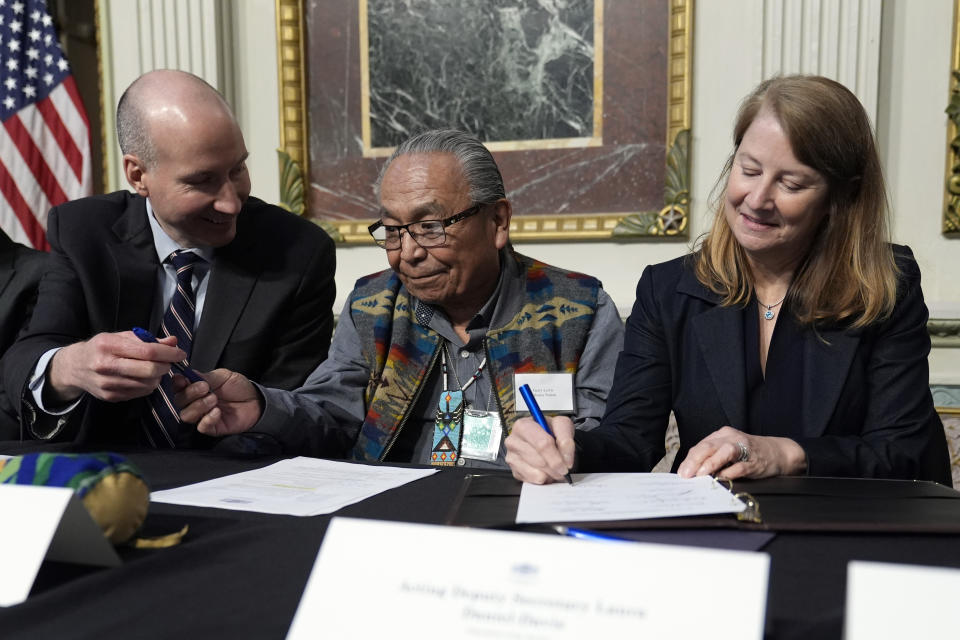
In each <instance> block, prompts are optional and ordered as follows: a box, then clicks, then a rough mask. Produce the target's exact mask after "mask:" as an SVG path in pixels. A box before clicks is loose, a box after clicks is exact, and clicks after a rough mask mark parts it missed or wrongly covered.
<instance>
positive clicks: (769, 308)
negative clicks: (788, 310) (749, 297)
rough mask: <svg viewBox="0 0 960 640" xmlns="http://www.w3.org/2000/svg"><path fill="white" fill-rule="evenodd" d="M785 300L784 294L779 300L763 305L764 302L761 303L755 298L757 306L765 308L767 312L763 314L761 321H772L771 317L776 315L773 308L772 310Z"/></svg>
mask: <svg viewBox="0 0 960 640" xmlns="http://www.w3.org/2000/svg"><path fill="white" fill-rule="evenodd" d="M754 297H756V296H754ZM786 299H787V296H786V294H784V296H783V297H782V298H780V299H779V300H777V301H776V302H774V303H773V304H764V302H763V301H762V300H761V299H760V298H757V304H759V305H760V306H761V307H766V308H767V310H766V311H764V312H763V319H764V320H773V317H774V316H775V315H776V314H775V313H774V312H773V308H774V307H779V306H780V304H781V303H782V302H783V301H784V300H786Z"/></svg>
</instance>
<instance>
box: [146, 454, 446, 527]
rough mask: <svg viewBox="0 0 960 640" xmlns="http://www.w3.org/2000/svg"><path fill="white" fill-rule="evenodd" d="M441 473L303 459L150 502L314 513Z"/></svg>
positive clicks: (168, 492)
mask: <svg viewBox="0 0 960 640" xmlns="http://www.w3.org/2000/svg"><path fill="white" fill-rule="evenodd" d="M436 471H437V470H436V469H401V468H398V467H387V466H372V465H365V464H350V463H348V462H335V461H333V460H320V459H317V458H307V457H299V458H292V459H289V460H281V461H280V462H277V463H275V464H272V465H270V466H268V467H264V468H262V469H254V470H253V471H244V472H243V473H236V474H233V475H230V476H224V477H222V478H216V479H214V480H207V481H206V482H199V483H197V484H191V485H187V486H185V487H180V488H178V489H167V490H165V491H154V492H153V493H152V494H151V495H150V500H151V501H152V502H165V503H168V504H182V505H188V506H193V507H218V508H220V509H236V510H238V511H258V512H260V513H278V514H287V515H292V516H315V515H320V514H323V513H332V512H334V511H336V510H337V509H340V508H342V507H345V506H347V505H350V504H353V503H354V502H360V501H361V500H365V499H366V498H369V497H371V496H374V495H376V494H378V493H382V492H384V491H386V490H388V489H393V488H395V487H399V486H400V485H404V484H406V483H408V482H413V481H414V480H418V479H420V478H423V477H426V476H429V475H431V474H433V473H436Z"/></svg>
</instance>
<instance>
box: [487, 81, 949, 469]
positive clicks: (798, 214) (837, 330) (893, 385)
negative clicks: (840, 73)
mask: <svg viewBox="0 0 960 640" xmlns="http://www.w3.org/2000/svg"><path fill="white" fill-rule="evenodd" d="M733 138H734V152H733V154H732V155H731V157H730V159H729V160H728V162H727V165H726V167H725V169H724V173H723V175H722V176H721V180H720V182H719V183H720V184H724V189H723V192H722V194H721V197H720V198H718V200H717V203H716V215H715V218H714V222H713V226H712V228H711V230H710V232H709V233H708V234H706V235H705V236H704V238H703V239H702V242H701V243H700V246H699V247H698V248H697V250H696V251H695V252H694V253H692V254H690V255H687V256H684V257H682V258H678V259H676V260H673V261H670V262H666V263H663V264H659V265H654V266H651V267H648V268H647V269H646V270H645V271H644V272H643V275H642V276H641V278H640V283H639V284H638V286H637V301H636V303H635V305H634V307H633V312H632V313H631V315H630V319H629V320H628V321H627V331H626V338H625V343H624V350H623V352H622V353H621V354H620V358H619V360H618V362H617V371H616V375H615V378H614V384H613V388H612V389H611V391H610V394H609V397H608V400H607V410H606V414H605V416H604V418H603V421H602V422H601V424H600V425H599V426H598V427H597V428H596V429H594V430H592V431H588V432H578V433H577V434H576V442H574V435H573V433H574V432H573V428H572V425H571V424H568V423H569V420H568V419H566V418H563V417H557V418H553V419H552V425H551V426H552V428H553V431H554V434H555V436H556V440H555V441H554V440H553V439H552V438H549V437H547V434H546V432H545V431H543V430H542V429H541V428H540V427H539V426H537V425H536V424H535V423H533V422H532V421H531V420H529V419H528V420H523V421H519V422H518V423H517V424H516V425H515V426H514V428H513V432H512V434H511V436H510V437H508V438H507V441H506V446H507V452H508V453H507V462H508V463H510V466H511V468H512V469H513V472H514V475H515V476H516V477H517V478H519V479H522V480H526V481H531V482H547V481H552V480H562V479H563V474H564V473H566V472H567V471H568V470H569V469H570V468H572V467H574V466H575V465H576V468H577V470H578V471H649V470H650V469H652V468H653V466H654V465H655V464H656V463H657V462H658V461H659V460H660V458H661V457H662V456H663V453H664V433H665V430H666V426H667V420H668V417H669V414H670V412H671V411H673V412H674V413H675V415H676V418H677V425H678V427H679V434H680V450H679V452H678V454H677V458H676V462H675V463H674V471H676V472H678V473H679V474H680V475H682V476H686V477H691V476H695V475H707V474H720V475H723V476H724V477H727V478H738V477H750V478H762V477H769V476H776V475H797V474H809V475H819V476H861V477H880V478H917V479H927V480H936V481H938V482H942V483H944V484H947V485H949V484H950V469H949V459H948V455H947V447H946V440H945V437H944V432H943V425H942V424H941V422H940V419H939V417H938V416H937V414H936V412H935V410H934V407H933V401H932V398H931V395H930V391H929V386H928V367H927V355H928V353H929V351H930V339H929V336H928V334H927V329H926V320H927V309H926V306H925V305H924V302H923V294H922V292H921V289H920V272H919V269H918V267H917V264H916V262H915V261H914V259H913V254H912V253H911V252H910V250H909V249H908V248H906V247H897V246H894V245H891V244H890V243H889V241H888V230H887V200H886V190H885V186H884V181H883V175H882V172H881V168H880V160H879V157H878V154H877V151H876V146H875V143H874V138H873V133H872V131H871V129H870V123H869V120H868V119H867V116H866V113H865V112H864V110H863V107H862V106H861V105H860V102H859V101H858V100H857V98H856V96H854V95H853V94H852V93H850V91H848V90H847V89H846V88H845V87H843V86H842V85H840V84H838V83H836V82H834V81H832V80H828V79H826V78H822V77H816V76H790V77H781V78H775V79H772V80H768V81H766V82H764V83H762V84H761V85H760V86H759V87H757V89H756V90H755V91H754V92H753V93H752V94H751V95H750V96H748V97H747V98H746V99H745V100H744V102H743V104H742V105H741V108H740V111H739V114H738V117H737V121H736V125H735V127H734V135H733Z"/></svg>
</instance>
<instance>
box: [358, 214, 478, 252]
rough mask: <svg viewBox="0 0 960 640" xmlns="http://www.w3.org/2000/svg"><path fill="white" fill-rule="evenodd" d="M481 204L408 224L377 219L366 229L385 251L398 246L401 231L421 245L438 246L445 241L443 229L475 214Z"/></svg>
mask: <svg viewBox="0 0 960 640" xmlns="http://www.w3.org/2000/svg"><path fill="white" fill-rule="evenodd" d="M482 206H483V205H482V204H475V205H473V206H472V207H470V208H469V209H464V210H463V211H461V212H460V213H456V214H454V215H452V216H450V217H449V218H444V219H443V220H420V221H419V222H411V223H409V224H383V222H382V221H381V220H377V221H376V222H374V223H373V224H372V225H370V226H369V227H367V231H369V232H370V235H371V236H373V241H374V242H376V243H377V244H378V245H380V246H381V247H383V248H384V249H386V250H387V251H395V250H396V249H399V248H400V245H401V238H402V235H401V234H400V232H401V231H406V232H407V233H409V234H410V237H411V238H413V241H414V242H416V243H417V244H418V245H420V246H421V247H424V248H426V247H439V246H442V245H443V244H444V243H446V241H447V233H446V232H445V231H444V229H446V228H447V227H449V226H450V225H452V224H456V223H457V222H460V221H461V220H466V219H467V218H469V217H470V216H472V215H474V214H476V213H477V212H478V211H480V208H481V207H482Z"/></svg>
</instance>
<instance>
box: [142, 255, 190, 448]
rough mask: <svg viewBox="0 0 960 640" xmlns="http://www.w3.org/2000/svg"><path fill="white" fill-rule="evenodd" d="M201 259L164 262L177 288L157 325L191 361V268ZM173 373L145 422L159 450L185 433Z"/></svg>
mask: <svg viewBox="0 0 960 640" xmlns="http://www.w3.org/2000/svg"><path fill="white" fill-rule="evenodd" d="M203 261H204V260H203V258H201V257H200V256H198V255H197V254H195V253H191V252H189V251H182V250H178V251H174V252H173V253H171V254H170V256H169V257H168V258H167V260H166V262H170V263H172V264H173V266H174V268H175V269H176V270H177V288H176V290H175V291H174V292H173V297H172V298H171V299H170V306H169V307H168V308H167V311H166V313H165V314H164V315H163V322H162V323H161V324H160V334H161V335H162V336H177V346H178V347H180V348H181V349H183V350H184V351H185V352H186V354H187V358H186V360H184V364H186V363H187V361H189V359H190V351H191V349H190V348H191V346H192V345H193V323H194V318H195V317H196V296H195V293H194V291H193V268H194V267H195V266H196V265H197V263H199V262H203ZM172 381H173V373H168V374H167V375H165V376H163V379H162V380H161V381H160V386H159V387H157V388H156V389H155V390H154V391H153V393H152V394H150V418H149V419H148V420H146V421H145V422H146V424H147V439H148V440H149V442H150V444H151V445H152V446H154V447H156V448H159V449H166V448H170V449H175V448H176V447H177V442H178V439H180V438H182V436H184V435H186V434H181V433H180V415H179V414H178V413H177V408H176V407H175V406H174V404H173V391H172Z"/></svg>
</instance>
